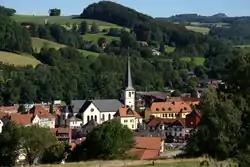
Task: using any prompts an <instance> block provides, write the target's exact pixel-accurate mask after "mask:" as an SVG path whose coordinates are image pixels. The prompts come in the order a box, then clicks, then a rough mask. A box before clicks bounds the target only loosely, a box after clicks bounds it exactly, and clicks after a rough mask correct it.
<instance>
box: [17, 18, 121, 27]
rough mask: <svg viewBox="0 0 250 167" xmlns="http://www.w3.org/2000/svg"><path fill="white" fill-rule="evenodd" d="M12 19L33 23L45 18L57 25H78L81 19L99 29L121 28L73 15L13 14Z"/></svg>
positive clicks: (41, 21) (41, 22)
mask: <svg viewBox="0 0 250 167" xmlns="http://www.w3.org/2000/svg"><path fill="white" fill-rule="evenodd" d="M12 18H13V19H14V20H16V21H17V22H19V23H35V24H44V22H45V20H47V21H48V22H49V23H51V24H53V23H55V24H59V25H66V24H70V25H73V24H77V25H79V24H80V23H81V22H82V21H86V22H87V23H88V24H89V25H90V26H91V25H92V24H93V23H96V24H98V25H99V27H100V29H101V30H102V29H109V28H122V27H120V26H117V25H115V24H112V23H108V22H104V21H99V20H93V19H77V18H74V17H73V16H39V15H14V16H12Z"/></svg>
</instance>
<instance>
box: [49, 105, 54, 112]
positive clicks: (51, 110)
mask: <svg viewBox="0 0 250 167" xmlns="http://www.w3.org/2000/svg"><path fill="white" fill-rule="evenodd" d="M49 113H50V114H54V105H53V103H51V104H50V105H49Z"/></svg>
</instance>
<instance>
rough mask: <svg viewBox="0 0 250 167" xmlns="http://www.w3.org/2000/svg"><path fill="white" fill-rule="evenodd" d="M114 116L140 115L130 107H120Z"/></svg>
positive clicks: (138, 116)
mask: <svg viewBox="0 0 250 167" xmlns="http://www.w3.org/2000/svg"><path fill="white" fill-rule="evenodd" d="M115 116H119V117H135V118H141V116H140V115H139V114H138V113H137V112H136V111H133V110H132V109H130V108H125V107H123V108H120V109H119V110H118V111H117V112H116V113H115Z"/></svg>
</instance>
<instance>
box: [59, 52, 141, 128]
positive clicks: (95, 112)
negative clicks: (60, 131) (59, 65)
mask: <svg viewBox="0 0 250 167" xmlns="http://www.w3.org/2000/svg"><path fill="white" fill-rule="evenodd" d="M135 93H136V92H135V89H134V88H133V84H132V77H131V67H130V58H129V56H128V57H127V65H126V76H125V82H124V87H123V90H122V99H121V101H122V102H123V103H121V101H119V100H118V99H100V100H72V101H71V105H69V106H66V107H65V108H64V109H63V110H62V116H61V117H62V118H60V119H63V120H68V119H70V118H72V117H77V118H80V121H81V122H79V119H78V122H76V121H74V120H77V119H71V120H72V122H71V125H72V127H71V128H77V126H79V127H80V126H83V125H85V124H87V123H88V122H89V121H91V120H93V121H95V122H96V123H97V124H101V123H103V122H105V121H108V120H111V119H114V118H115V119H118V120H119V121H120V122H121V123H122V124H124V125H126V126H128V127H129V128H130V129H137V127H138V124H139V123H141V122H142V117H141V116H140V115H139V114H138V113H137V112H136V111H135ZM63 120H62V121H61V122H68V121H63ZM59 124H61V123H59ZM74 124H75V125H77V126H74ZM67 126H69V125H67Z"/></svg>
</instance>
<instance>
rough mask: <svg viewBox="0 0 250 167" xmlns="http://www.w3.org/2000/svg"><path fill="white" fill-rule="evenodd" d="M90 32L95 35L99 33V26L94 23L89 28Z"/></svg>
mask: <svg viewBox="0 0 250 167" xmlns="http://www.w3.org/2000/svg"><path fill="white" fill-rule="evenodd" d="M90 32H91V33H92V34H96V33H99V32H100V29H99V26H98V25H97V24H96V23H95V22H94V23H93V24H92V26H91V29H90Z"/></svg>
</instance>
